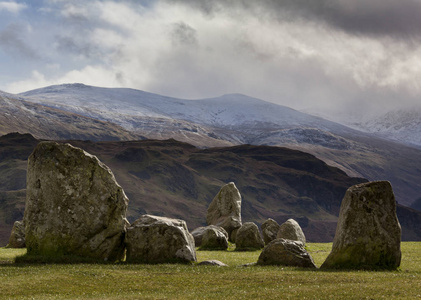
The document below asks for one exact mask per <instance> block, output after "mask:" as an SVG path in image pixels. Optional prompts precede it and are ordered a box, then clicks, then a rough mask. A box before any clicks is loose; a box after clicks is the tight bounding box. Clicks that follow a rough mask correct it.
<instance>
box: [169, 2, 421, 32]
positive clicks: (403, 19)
mask: <svg viewBox="0 0 421 300" xmlns="http://www.w3.org/2000/svg"><path fill="white" fill-rule="evenodd" d="M166 1H168V2H175V3H179V4H184V5H187V6H189V7H194V8H196V9H199V10H201V11H202V12H203V13H205V14H208V15H210V16H214V15H215V14H218V13H226V12H228V13H232V12H233V11H234V12H235V13H237V12H238V10H241V11H242V13H249V14H254V15H255V16H256V17H260V18H270V19H272V20H278V21H281V22H284V21H291V22H295V21H297V20H300V21H308V22H316V23H324V24H326V25H329V26H331V27H332V28H335V29H340V30H343V31H346V32H348V33H352V34H362V35H370V36H391V37H393V38H397V39H406V38H408V39H411V38H420V37H421V31H420V30H419V28H420V27H421V18H420V17H419V16H420V15H421V1H419V0H401V1H395V0H353V1H348V0H336V1H331V0H260V1H249V0H238V1H222V0H213V1H195V0H166Z"/></svg>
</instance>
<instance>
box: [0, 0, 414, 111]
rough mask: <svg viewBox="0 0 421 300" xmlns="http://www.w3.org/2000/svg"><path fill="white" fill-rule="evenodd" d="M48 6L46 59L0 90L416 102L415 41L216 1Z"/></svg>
mask: <svg viewBox="0 0 421 300" xmlns="http://www.w3.org/2000/svg"><path fill="white" fill-rule="evenodd" d="M50 2H51V3H52V2H54V5H55V8H56V10H55V12H57V11H59V12H60V13H59V14H56V15H55V17H60V16H61V17H62V18H63V21H64V23H63V24H65V26H61V25H60V26H54V25H58V24H62V23H56V24H54V23H53V24H52V25H51V26H50V27H51V30H44V31H42V32H41V31H39V29H38V28H37V27H36V26H32V27H33V31H34V35H35V34H38V36H39V35H40V34H41V33H42V34H44V35H50V37H49V38H45V39H43V40H42V41H43V42H44V43H45V41H50V40H52V39H53V40H54V42H55V43H51V45H52V46H51V47H49V48H48V47H46V45H47V44H46V45H44V46H43V47H45V48H47V50H48V51H50V52H49V53H48V57H49V61H48V62H43V67H39V68H32V69H37V70H38V71H34V72H33V73H32V76H31V77H30V78H27V79H25V80H21V81H19V82H15V83H11V84H9V85H8V86H7V87H6V88H5V90H6V91H9V92H17V91H18V92H22V91H26V90H29V89H33V88H38V87H40V86H44V85H49V84H58V83H66V82H82V83H85V84H92V85H96V86H108V87H111V86H114V87H119V86H124V87H132V88H137V89H143V90H147V91H151V92H156V93H161V94H165V95H170V96H175V97H181V98H202V97H211V96H217V95H221V94H224V93H244V94H248V95H251V96H255V97H259V98H262V99H265V100H269V101H273V102H276V103H279V104H283V105H288V106H292V107H294V108H298V109H301V108H308V107H315V106H317V107H318V108H319V109H320V110H335V109H343V110H348V109H355V108H361V109H365V107H368V106H369V104H370V106H374V107H376V108H377V107H386V106H387V105H393V104H394V103H396V102H397V101H396V100H397V99H399V104H400V105H406V104H411V103H414V102H415V101H418V100H419V99H417V98H419V95H420V92H421V87H420V83H419V80H418V79H419V78H421V59H420V57H419V53H420V50H421V46H420V45H419V44H417V43H413V44H411V45H408V44H407V43H404V42H403V41H402V40H400V39H397V40H396V39H393V38H387V37H386V38H385V37H384V35H381V37H380V38H379V37H377V36H373V35H362V34H354V33H353V32H354V31H350V30H343V29H342V27H333V26H331V24H330V23H319V22H317V20H316V21H315V18H310V19H305V18H294V17H293V16H290V17H288V18H286V17H284V16H282V15H280V16H277V17H276V18H274V17H273V16H270V17H266V18H265V16H267V15H264V14H256V11H255V10H250V11H248V10H247V9H236V8H235V7H234V8H232V7H231V9H228V8H226V7H224V6H223V5H222V4H221V5H220V6H218V9H217V10H213V11H212V13H211V14H207V13H203V12H200V11H198V10H197V9H195V8H194V7H195V6H188V5H187V6H186V5H180V4H179V2H180V1H158V2H156V3H155V4H154V5H152V6H149V7H144V6H142V5H140V4H139V2H138V1H89V2H87V1H57V0H54V1H52V0H51V1H50ZM0 3H2V2H0ZM191 3H196V2H194V1H193V2H191ZM220 3H222V2H220ZM271 3H272V2H271ZM57 8H59V9H58V10H57ZM59 21H61V20H59ZM59 21H57V22H59ZM51 22H53V21H51ZM45 28H46V27H44V29H45ZM37 30H38V31H37ZM38 41H39V40H36V41H33V43H32V44H34V45H38V44H40V43H38ZM54 45H55V46H54ZM46 56H47V55H46ZM46 65H50V66H51V65H56V66H60V67H59V68H58V67H57V68H49V67H48V66H46ZM417 96H418V97H417Z"/></svg>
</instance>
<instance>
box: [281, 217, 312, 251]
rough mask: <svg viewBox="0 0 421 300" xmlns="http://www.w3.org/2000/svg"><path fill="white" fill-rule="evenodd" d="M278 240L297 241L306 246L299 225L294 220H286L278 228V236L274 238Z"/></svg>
mask: <svg viewBox="0 0 421 300" xmlns="http://www.w3.org/2000/svg"><path fill="white" fill-rule="evenodd" d="M276 238H278V239H287V240H292V241H299V242H301V243H303V245H304V246H305V244H306V237H305V235H304V232H303V230H302V229H301V227H300V225H299V224H298V223H297V221H295V220H294V219H288V220H287V221H286V222H285V223H283V224H282V225H281V226H280V227H279V231H278V234H277V236H276Z"/></svg>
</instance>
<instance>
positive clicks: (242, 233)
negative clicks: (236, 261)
mask: <svg viewBox="0 0 421 300" xmlns="http://www.w3.org/2000/svg"><path fill="white" fill-rule="evenodd" d="M264 246H265V243H264V242H263V239H262V236H261V235H260V232H259V228H258V227H257V225H256V224H254V223H253V222H246V223H244V224H243V225H242V226H241V227H240V229H238V231H237V237H236V240H235V250H239V251H246V250H257V249H262V248H263V247H264Z"/></svg>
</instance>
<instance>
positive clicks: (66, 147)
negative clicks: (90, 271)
mask: <svg viewBox="0 0 421 300" xmlns="http://www.w3.org/2000/svg"><path fill="white" fill-rule="evenodd" d="M127 204H128V199H127V197H126V195H125V194H124V191H123V189H122V188H121V187H120V186H119V185H118V183H117V182H116V181H115V178H114V175H113V173H112V172H111V170H110V169H109V168H108V167H107V166H106V165H104V164H103V163H102V162H100V161H99V160H98V158H96V157H95V156H93V155H90V154H88V153H86V152H85V151H83V150H82V149H79V148H76V147H73V146H71V145H70V144H58V143H54V142H42V143H39V144H38V146H37V147H36V148H35V150H34V152H33V153H32V154H31V155H30V157H29V159H28V172H27V190H26V207H25V215H24V223H25V235H26V246H27V249H28V252H27V253H28V255H31V254H33V255H43V256H44V257H52V258H57V257H60V256H63V255H73V256H81V257H88V258H92V259H100V260H104V261H116V260H119V259H121V258H122V256H123V254H124V232H125V226H126V223H127V220H126V218H125V216H126V210H127Z"/></svg>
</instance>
